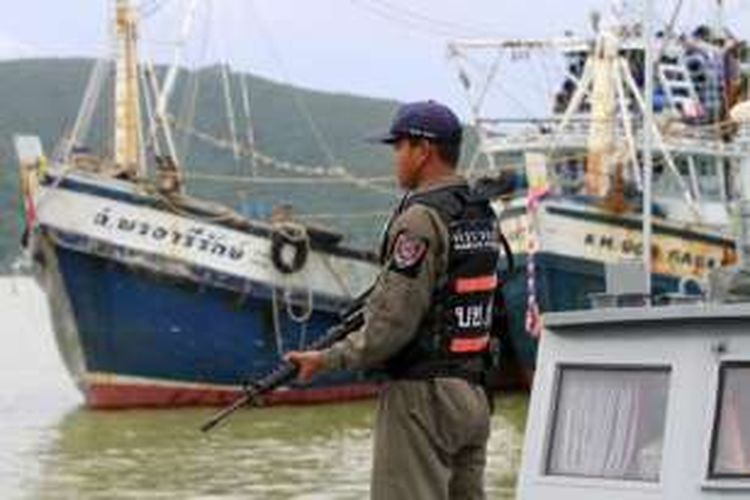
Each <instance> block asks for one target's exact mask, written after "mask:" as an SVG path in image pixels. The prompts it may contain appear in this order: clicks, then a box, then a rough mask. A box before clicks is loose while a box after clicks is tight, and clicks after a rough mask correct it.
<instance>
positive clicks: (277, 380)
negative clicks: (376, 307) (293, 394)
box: [200, 312, 365, 432]
mask: <svg viewBox="0 0 750 500" xmlns="http://www.w3.org/2000/svg"><path fill="white" fill-rule="evenodd" d="M364 321H365V320H364V314H362V313H361V312H357V313H356V314H352V315H350V316H349V317H348V318H346V320H345V321H344V322H343V323H340V324H338V325H336V326H334V327H332V328H330V329H329V330H328V331H327V332H326V333H325V335H323V336H322V337H320V338H318V339H317V340H316V341H315V342H313V343H312V344H310V345H309V346H308V347H307V350H319V349H323V348H326V347H328V346H330V345H332V344H333V343H335V342H337V341H338V340H340V339H342V338H344V337H345V336H346V335H348V334H349V333H351V332H353V331H354V330H356V329H358V328H359V327H360V326H362V325H363V324H364ZM298 372H299V368H298V367H297V365H295V364H294V363H290V362H288V361H282V362H281V363H280V364H279V365H278V366H277V368H276V369H274V370H273V371H272V372H271V373H269V374H268V375H266V376H265V377H263V378H262V379H260V380H258V381H257V382H251V383H250V384H248V385H247V386H246V387H245V389H244V394H243V395H242V396H240V397H239V398H237V399H236V400H235V401H233V402H232V403H231V404H230V405H229V406H227V407H226V408H224V409H222V410H220V411H219V412H217V413H216V414H215V415H214V416H212V417H211V418H210V419H209V420H208V421H206V423H204V424H203V425H202V426H201V427H200V429H201V431H203V432H208V431H210V430H211V429H213V428H214V427H216V426H217V425H218V424H219V423H220V422H221V421H222V420H224V419H225V418H227V417H228V416H229V415H231V414H232V413H234V412H235V411H237V410H239V409H240V408H242V407H243V406H245V405H247V404H252V403H254V402H255V401H257V400H258V398H260V396H262V395H263V394H265V393H267V392H270V391H272V390H274V389H276V388H277V387H279V386H281V385H283V384H285V383H287V382H290V381H292V380H294V378H295V377H296V376H297V373H298Z"/></svg>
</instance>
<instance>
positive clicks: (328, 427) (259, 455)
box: [0, 281, 527, 500]
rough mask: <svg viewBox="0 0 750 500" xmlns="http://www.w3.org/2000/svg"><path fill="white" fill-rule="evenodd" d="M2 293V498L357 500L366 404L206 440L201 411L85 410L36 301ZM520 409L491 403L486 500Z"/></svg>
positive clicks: (244, 427) (515, 452)
mask: <svg viewBox="0 0 750 500" xmlns="http://www.w3.org/2000/svg"><path fill="white" fill-rule="evenodd" d="M17 288H18V287H17ZM21 288H24V287H23V286H21ZM7 289H8V286H7V283H6V282H3V281H0V325H2V327H0V498H3V499H11V498H24V499H25V498H32V499H37V498H39V499H48V498H49V499H57V498H61V499H113V498H134V499H136V498H137V499H141V498H165V499H167V498H168V499H172V498H201V499H213V498H221V499H225V498H251V499H256V498H257V499H300V500H302V499H308V500H309V499H361V498H367V490H368V483H369V470H370V449H371V430H370V429H371V425H372V420H373V416H374V415H373V410H374V402H372V401H367V402H359V403H352V404H341V405H324V406H314V407H280V408H264V409H259V410H243V411H241V412H239V413H238V414H236V415H235V416H234V417H233V418H232V420H231V421H230V422H229V423H228V424H227V425H225V426H223V427H221V428H219V429H217V430H215V431H213V432H212V433H210V434H208V435H204V434H202V433H200V432H199V431H198V427H199V425H200V424H201V423H202V422H204V420H205V419H206V418H207V417H208V416H209V415H211V414H212V412H213V411H214V410H211V409H194V410H155V411H140V410H139V411H118V412H102V411H89V410H84V409H82V408H80V406H79V405H80V399H79V396H78V395H77V393H76V391H75V389H74V388H73V387H72V385H71V383H70V382H69V380H68V378H67V375H66V374H65V373H64V371H63V369H62V367H61V366H60V363H59V360H58V359H57V354H56V352H55V348H54V346H53V345H52V343H51V339H50V338H49V332H48V327H46V326H45V322H44V321H43V320H42V318H43V316H44V310H43V307H42V306H41V305H39V304H38V303H37V302H36V300H31V299H34V292H33V291H24V290H21V291H20V292H19V291H18V290H16V292H15V293H13V294H9V293H7V291H8V290H7ZM29 318H34V319H33V320H31V321H30V320H29ZM526 405H527V399H526V397H524V396H506V397H501V398H500V399H499V400H498V411H497V412H496V414H495V416H494V418H493V434H492V438H491V441H490V444H489V450H490V457H489V464H488V469H487V486H488V488H487V489H488V494H489V495H488V496H489V498H499V499H504V498H513V485H514V482H515V473H516V469H517V468H518V464H519V460H520V447H521V441H522V437H523V423H524V421H525V415H526Z"/></svg>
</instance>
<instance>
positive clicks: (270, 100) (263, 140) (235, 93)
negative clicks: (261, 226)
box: [0, 59, 475, 271]
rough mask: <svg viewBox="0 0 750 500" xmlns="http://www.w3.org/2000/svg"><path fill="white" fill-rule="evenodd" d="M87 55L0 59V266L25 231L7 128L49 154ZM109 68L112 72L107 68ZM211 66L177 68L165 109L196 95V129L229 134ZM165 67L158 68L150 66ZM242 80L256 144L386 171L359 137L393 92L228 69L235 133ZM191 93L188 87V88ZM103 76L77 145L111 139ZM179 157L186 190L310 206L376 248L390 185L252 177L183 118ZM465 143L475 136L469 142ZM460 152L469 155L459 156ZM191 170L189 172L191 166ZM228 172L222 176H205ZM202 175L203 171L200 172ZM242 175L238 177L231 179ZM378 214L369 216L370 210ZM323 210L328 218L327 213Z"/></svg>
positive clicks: (387, 163) (240, 120)
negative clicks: (287, 81)
mask: <svg viewBox="0 0 750 500" xmlns="http://www.w3.org/2000/svg"><path fill="white" fill-rule="evenodd" d="M93 64H94V62H93V61H92V60H86V59H29V60H18V61H5V62H0V271H2V270H3V269H7V266H8V265H9V264H10V263H11V262H12V261H13V259H14V258H15V257H16V256H17V255H18V251H19V247H18V241H19V239H20V234H21V233H22V231H23V222H22V211H21V209H20V200H19V196H18V191H19V189H18V184H19V183H18V173H17V163H16V158H15V152H14V151H13V147H12V137H13V135H14V134H32V135H38V136H39V137H41V139H42V142H43V145H44V148H45V151H46V153H47V154H48V155H51V154H52V153H53V151H55V148H56V145H57V144H58V143H59V142H60V138H62V137H64V136H65V134H66V133H68V132H69V130H70V129H71V128H72V126H73V123H74V121H75V117H76V114H77V112H78V108H79V107H80V103H81V100H82V97H83V93H84V89H85V88H86V84H87V81H88V79H89V75H90V74H91V71H92V68H93ZM110 72H111V71H110ZM221 72H222V69H221V68H220V67H218V66H212V67H206V68H202V69H199V70H195V71H187V70H183V71H182V74H181V76H180V78H179V79H178V84H177V86H176V87H175V90H174V92H173V98H172V103H171V106H170V108H171V109H172V110H173V111H172V112H173V114H174V115H175V118H176V119H177V121H178V123H183V122H186V120H184V117H185V116H186V115H189V114H190V113H189V111H188V110H189V109H190V108H191V106H190V103H194V106H193V109H194V116H195V119H194V120H192V124H193V127H194V129H195V130H197V131H200V132H201V133H204V134H208V135H210V136H212V137H216V138H220V139H224V140H226V139H228V138H229V135H230V134H229V125H228V123H229V121H228V119H227V113H226V102H225V93H224V91H223V82H222V79H221ZM157 73H159V74H160V75H161V76H163V73H164V69H163V68H160V69H157ZM241 79H245V81H246V82H247V88H248V95H249V101H250V109H251V115H252V120H251V122H252V129H253V132H254V134H253V135H254V137H255V147H256V149H257V150H258V151H260V152H262V153H263V154H265V155H267V156H270V157H272V158H275V159H277V160H279V161H282V162H289V163H295V164H302V165H311V166H326V167H329V166H332V165H344V166H346V168H347V169H348V170H349V171H350V172H351V173H353V174H354V175H355V176H357V177H373V176H390V175H392V164H391V153H390V151H389V150H388V148H385V147H382V146H378V145H373V144H369V143H367V142H366V141H365V140H364V138H366V137H367V136H369V135H372V134H373V133H376V132H380V131H382V130H383V128H385V127H387V126H388V124H389V122H390V120H391V118H392V116H393V113H394V111H395V108H396V107H397V105H398V103H397V102H396V101H390V100H383V99H372V98H367V97H359V96H354V95H348V94H334V93H326V92H317V91H311V90H305V89H301V88H296V87H292V86H288V85H284V84H280V83H277V82H273V81H270V80H267V79H264V78H259V77H256V76H253V75H240V74H237V73H231V75H230V83H231V87H232V93H231V99H232V101H233V103H234V106H233V108H234V110H235V113H236V115H237V120H236V121H237V131H236V134H237V136H242V137H244V136H245V131H246V130H247V126H248V124H247V120H246V119H245V117H244V113H243V112H242V110H243V105H242V104H243V101H242V94H241V92H240V88H241V86H240V80H241ZM196 88H197V89H198V91H197V92H194V90H195V89H196ZM111 94H112V91H111V75H110V77H109V80H108V81H106V82H105V85H104V86H103V91H102V94H101V99H100V102H99V105H98V107H97V110H96V112H95V113H94V116H93V120H92V126H91V128H90V134H89V136H88V137H87V140H86V143H85V145H86V146H87V147H89V148H90V149H91V150H92V152H93V153H95V154H100V155H103V156H109V151H110V149H111V143H112V135H113V134H112V131H111V128H112V125H111V122H112V119H111V116H112V114H111V108H112V105H111V102H112V96H111ZM175 143H176V145H177V149H178V157H179V160H180V162H181V163H182V165H183V166H184V168H185V170H186V172H187V173H188V178H189V179H190V180H189V182H188V191H189V192H190V193H191V194H193V195H195V196H199V197H205V198H210V199H214V200H217V201H221V202H223V203H225V204H227V205H230V206H232V207H234V208H237V209H239V210H241V211H243V212H245V213H247V214H248V215H255V216H261V217H262V216H265V215H267V214H268V213H269V212H270V208H271V207H272V206H273V205H275V204H279V203H291V204H292V205H293V207H294V210H295V212H297V213H299V214H305V215H307V216H309V215H311V214H312V215H316V216H318V217H319V218H316V219H315V220H316V222H318V223H324V224H326V225H328V226H331V227H334V228H336V229H338V230H340V231H342V232H343V233H345V234H346V235H347V236H348V237H349V240H350V241H351V242H353V243H354V244H356V245H358V246H361V247H369V248H374V245H375V242H376V239H377V238H378V236H379V233H380V228H381V227H382V225H383V223H384V222H385V219H386V216H385V215H383V214H382V212H385V211H387V210H388V209H389V208H390V207H391V206H392V205H393V204H394V202H395V194H396V193H395V191H394V190H393V189H392V186H393V185H384V187H387V188H389V189H388V190H387V192H386V193H383V192H378V191H374V190H372V189H366V188H364V187H361V186H354V185H352V184H328V183H324V182H310V183H305V184H291V183H279V184H267V183H259V182H255V183H253V181H252V179H249V178H248V176H249V174H250V173H251V172H252V171H253V166H252V165H251V162H250V161H249V160H248V159H247V158H240V159H237V158H235V157H234V155H233V154H232V152H231V151H228V150H227V149H226V148H219V147H216V146H215V145H213V144H211V143H209V142H206V141H204V140H199V139H198V138H196V137H195V134H188V133H186V132H185V128H184V127H177V128H176V130H175ZM467 143H468V144H469V147H470V148H473V144H474V143H475V141H474V140H469V141H467ZM464 157H465V158H467V157H468V155H466V154H465V155H464ZM255 168H256V173H257V176H258V177H263V178H267V177H284V176H289V175H292V176H294V175H296V176H299V174H289V173H284V172H283V171H281V170H279V169H278V168H272V167H269V166H267V165H262V164H256V166H255ZM191 174H193V177H190V175H191ZM207 174H210V175H211V176H213V177H226V176H229V177H230V178H229V179H226V178H224V180H223V181H219V182H217V181H216V180H206V179H205V177H206V176H207ZM201 175H203V177H201ZM239 176H242V179H243V180H238V177H239ZM373 213H379V214H377V215H368V214H373ZM326 215H328V216H330V215H333V217H326Z"/></svg>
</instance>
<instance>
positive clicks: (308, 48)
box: [0, 0, 750, 115]
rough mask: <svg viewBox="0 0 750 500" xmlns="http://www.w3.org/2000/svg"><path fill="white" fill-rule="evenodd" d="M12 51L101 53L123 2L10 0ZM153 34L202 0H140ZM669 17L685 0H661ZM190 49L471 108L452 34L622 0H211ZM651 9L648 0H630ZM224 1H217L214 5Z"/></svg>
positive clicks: (501, 33)
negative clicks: (449, 49) (452, 60)
mask: <svg viewBox="0 0 750 500" xmlns="http://www.w3.org/2000/svg"><path fill="white" fill-rule="evenodd" d="M1 1H2V3H3V15H2V16H1V17H0V57H2V58H5V59H7V58H18V57H29V56H49V55H56V56H81V55H83V56H97V55H100V54H102V53H103V52H104V51H105V49H106V47H107V36H108V31H107V30H108V28H107V23H106V20H107V18H108V15H109V13H108V11H109V10H110V5H111V4H113V3H114V2H113V1H107V0H24V1H15V0H1ZM133 1H134V2H135V3H137V4H141V5H142V10H143V13H144V16H145V17H146V18H147V19H146V20H145V21H147V22H146V23H145V24H144V28H143V41H144V42H145V43H144V44H148V46H149V47H150V49H149V53H150V54H153V55H154V56H155V57H157V58H159V59H161V60H168V59H169V58H170V54H171V48H170V47H171V46H170V45H169V44H168V43H169V42H173V41H174V40H175V39H176V38H177V32H178V26H179V23H180V22H181V19H182V18H181V17H180V16H181V15H182V14H181V13H182V11H184V6H185V5H187V4H189V3H190V0H133ZM654 1H655V3H656V4H657V9H658V11H659V14H660V18H661V19H666V18H668V17H669V15H670V13H671V11H672V10H673V9H674V6H675V5H676V3H677V2H678V1H679V0H654ZM199 3H200V9H199V13H198V14H199V16H198V19H196V21H195V24H194V26H193V38H191V40H192V41H191V45H188V47H187V49H186V59H189V61H188V62H189V63H190V64H191V65H195V64H206V63H208V62H210V61H213V60H216V59H227V60H229V61H230V62H231V63H232V64H233V65H234V66H235V67H237V68H241V69H243V70H250V71H252V72H255V73H257V74H260V75H262V76H266V77H269V78H272V79H275V80H279V81H283V82H288V83H293V84H296V85H300V86H304V87H309V88H315V89H321V90H330V91H340V92H348V93H354V94H361V95H369V96H376V97H388V98H395V99H398V100H415V99H422V98H428V97H430V98H436V99H440V100H443V101H445V102H448V103H449V104H451V105H453V106H455V107H457V108H458V109H459V111H460V112H461V114H463V115H465V114H466V113H465V108H466V106H465V99H464V97H463V95H462V93H461V89H460V85H459V84H458V80H457V78H456V74H455V70H454V68H453V67H452V66H451V65H449V64H448V62H447V59H446V44H447V42H448V41H449V40H452V39H456V38H460V37H478V36H480V37H486V36H497V37H551V36H560V35H562V34H563V33H564V32H565V31H566V30H572V31H574V32H576V33H578V34H586V33H588V32H589V25H590V23H589V13H590V12H591V11H592V10H595V9H596V10H599V11H601V12H603V13H605V14H606V13H608V12H611V11H612V5H613V4H621V3H622V2H613V1H612V0H409V1H404V0H200V2H199ZM627 3H629V4H630V5H631V6H634V7H636V8H640V4H641V3H642V2H641V0H638V1H631V2H627ZM209 4H210V5H212V7H210V8H209V7H208V5H209ZM715 4H716V0H684V1H683V5H684V7H683V15H682V17H681V18H680V19H681V20H680V23H681V24H683V25H689V24H691V23H693V24H694V21H695V20H698V19H704V20H709V19H710V20H713V19H715V16H714V14H713V6H715ZM724 4H725V6H726V16H727V23H728V24H729V26H730V27H731V28H732V29H733V30H734V31H735V33H737V34H738V35H741V36H743V37H745V38H750V0H724Z"/></svg>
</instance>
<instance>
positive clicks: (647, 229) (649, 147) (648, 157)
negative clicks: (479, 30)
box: [642, 0, 654, 304]
mask: <svg viewBox="0 0 750 500" xmlns="http://www.w3.org/2000/svg"><path fill="white" fill-rule="evenodd" d="M643 36H644V45H643V47H644V66H645V68H644V71H645V74H644V77H645V85H644V87H645V88H644V93H645V94H646V95H645V96H644V99H645V104H646V105H645V109H644V110H643V148H642V155H643V268H644V275H645V280H646V283H645V291H646V293H647V294H649V295H650V294H651V270H652V267H653V266H652V262H651V239H652V238H651V215H652V214H651V204H652V194H653V193H652V182H651V181H652V176H653V166H654V157H653V142H654V141H653V133H654V50H653V43H654V0H645V9H644V16H643ZM650 303H651V301H647V304H650Z"/></svg>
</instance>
